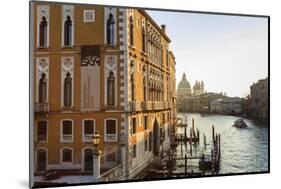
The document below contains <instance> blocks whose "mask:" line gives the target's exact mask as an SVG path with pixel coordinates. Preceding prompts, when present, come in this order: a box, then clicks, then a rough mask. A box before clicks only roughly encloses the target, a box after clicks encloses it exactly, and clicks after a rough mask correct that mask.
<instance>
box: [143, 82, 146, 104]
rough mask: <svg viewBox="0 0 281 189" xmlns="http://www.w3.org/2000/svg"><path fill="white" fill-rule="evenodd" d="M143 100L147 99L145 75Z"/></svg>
mask: <svg viewBox="0 0 281 189" xmlns="http://www.w3.org/2000/svg"><path fill="white" fill-rule="evenodd" d="M143 101H146V81H145V77H144V78H143Z"/></svg>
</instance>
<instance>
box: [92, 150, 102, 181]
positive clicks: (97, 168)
mask: <svg viewBox="0 0 281 189" xmlns="http://www.w3.org/2000/svg"><path fill="white" fill-rule="evenodd" d="M100 154H101V151H98V150H96V151H95V152H94V154H93V161H94V162H93V177H94V181H98V180H99V179H100Z"/></svg>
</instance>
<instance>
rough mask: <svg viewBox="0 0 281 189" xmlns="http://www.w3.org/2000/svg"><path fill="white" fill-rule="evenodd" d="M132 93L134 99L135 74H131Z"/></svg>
mask: <svg viewBox="0 0 281 189" xmlns="http://www.w3.org/2000/svg"><path fill="white" fill-rule="evenodd" d="M131 95H132V101H134V100H135V80H134V74H132V75H131Z"/></svg>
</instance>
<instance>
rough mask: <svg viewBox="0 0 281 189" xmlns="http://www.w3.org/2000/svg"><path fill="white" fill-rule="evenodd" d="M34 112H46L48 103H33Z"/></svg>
mask: <svg viewBox="0 0 281 189" xmlns="http://www.w3.org/2000/svg"><path fill="white" fill-rule="evenodd" d="M34 111H35V112H48V111H49V103H35V104H34Z"/></svg>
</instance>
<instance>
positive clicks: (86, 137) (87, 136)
mask: <svg viewBox="0 0 281 189" xmlns="http://www.w3.org/2000/svg"><path fill="white" fill-rule="evenodd" d="M93 137H94V134H84V142H92V141H93Z"/></svg>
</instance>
